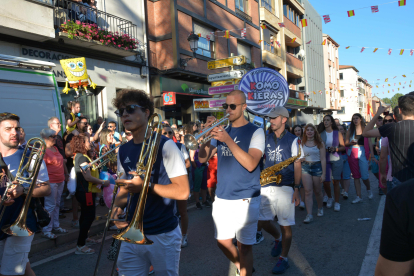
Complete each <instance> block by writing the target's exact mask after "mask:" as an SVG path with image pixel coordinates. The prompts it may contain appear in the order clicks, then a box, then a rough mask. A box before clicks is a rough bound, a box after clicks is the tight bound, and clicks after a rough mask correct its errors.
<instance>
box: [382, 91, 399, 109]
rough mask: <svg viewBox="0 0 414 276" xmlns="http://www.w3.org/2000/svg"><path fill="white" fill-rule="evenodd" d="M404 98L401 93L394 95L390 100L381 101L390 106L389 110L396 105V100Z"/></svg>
mask: <svg viewBox="0 0 414 276" xmlns="http://www.w3.org/2000/svg"><path fill="white" fill-rule="evenodd" d="M401 96H404V95H403V94H401V93H397V94H395V95H394V96H393V97H392V98H391V99H390V98H383V99H382V101H383V102H384V103H386V104H390V105H391V108H392V109H394V107H396V106H397V105H398V98H399V97H401Z"/></svg>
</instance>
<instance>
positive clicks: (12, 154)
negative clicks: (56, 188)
mask: <svg viewBox="0 0 414 276" xmlns="http://www.w3.org/2000/svg"><path fill="white" fill-rule="evenodd" d="M19 140H20V118H19V116H17V115H15V114H12V113H8V112H5V113H1V114H0V153H1V156H2V159H1V160H0V167H1V171H2V176H1V183H0V193H1V194H3V193H4V192H5V189H6V187H5V184H6V183H7V182H11V178H13V177H15V176H16V173H17V170H18V168H19V165H20V160H21V159H22V156H23V152H24V149H20V148H19ZM14 183H17V182H14ZM34 185H36V186H35V188H34V190H33V197H44V196H47V195H49V194H50V186H49V177H48V173H47V169H46V166H45V164H44V162H42V165H41V168H40V171H39V174H38V178H37V183H35V184H34ZM28 188H29V187H28V186H26V185H18V186H17V187H16V188H13V189H12V191H11V192H9V196H10V200H7V201H6V202H4V203H3V204H4V205H6V206H9V207H3V208H6V209H5V211H4V214H3V217H2V220H1V221H0V227H3V226H4V225H8V224H12V223H14V222H15V221H16V219H17V217H18V215H19V213H20V211H21V208H22V206H23V203H24V201H25V196H22V195H24V194H27V191H28ZM26 225H27V227H28V228H29V229H30V230H31V231H32V232H36V230H37V226H36V216H35V214H34V211H33V209H31V208H29V210H28V213H27V220H26ZM33 238H34V235H32V236H29V237H17V236H9V235H7V234H5V233H4V232H3V231H1V233H0V264H1V267H0V274H1V275H27V276H29V275H30V276H33V275H35V274H34V272H33V270H32V269H31V267H30V262H29V259H28V255H29V252H30V248H31V243H32V241H33Z"/></svg>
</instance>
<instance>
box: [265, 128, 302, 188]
mask: <svg viewBox="0 0 414 276" xmlns="http://www.w3.org/2000/svg"><path fill="white" fill-rule="evenodd" d="M298 139H299V138H298V137H297V136H296V135H294V134H292V133H290V132H288V131H286V130H284V131H283V132H282V134H281V135H280V137H279V138H277V137H276V134H275V133H274V132H272V133H270V134H268V135H267V136H266V152H265V155H266V159H265V166H264V168H265V169H267V168H269V167H272V166H273V165H275V164H279V163H281V162H283V161H285V160H287V159H289V158H290V157H293V156H297V155H298V153H299V148H298ZM302 156H303V150H302V154H301V157H302ZM277 174H281V175H282V182H280V184H279V185H276V183H275V182H273V183H270V184H268V185H266V186H264V187H267V186H293V185H294V182H295V174H294V162H293V163H291V164H289V166H287V167H286V168H284V169H283V170H281V171H279V172H277Z"/></svg>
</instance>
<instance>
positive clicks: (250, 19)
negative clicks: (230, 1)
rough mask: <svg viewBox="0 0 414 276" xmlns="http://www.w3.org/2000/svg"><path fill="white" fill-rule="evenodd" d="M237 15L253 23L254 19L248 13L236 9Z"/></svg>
mask: <svg viewBox="0 0 414 276" xmlns="http://www.w3.org/2000/svg"><path fill="white" fill-rule="evenodd" d="M236 14H237V15H238V16H240V17H242V18H244V19H245V20H246V21H249V22H252V17H251V16H250V15H248V14H247V13H245V12H243V11H241V10H239V9H238V8H236Z"/></svg>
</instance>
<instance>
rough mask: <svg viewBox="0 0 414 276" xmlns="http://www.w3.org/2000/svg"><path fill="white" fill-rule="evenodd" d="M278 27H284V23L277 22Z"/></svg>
mask: <svg viewBox="0 0 414 276" xmlns="http://www.w3.org/2000/svg"><path fill="white" fill-rule="evenodd" d="M278 24H279V27H280V28H284V27H286V26H285V24H284V23H278Z"/></svg>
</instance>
